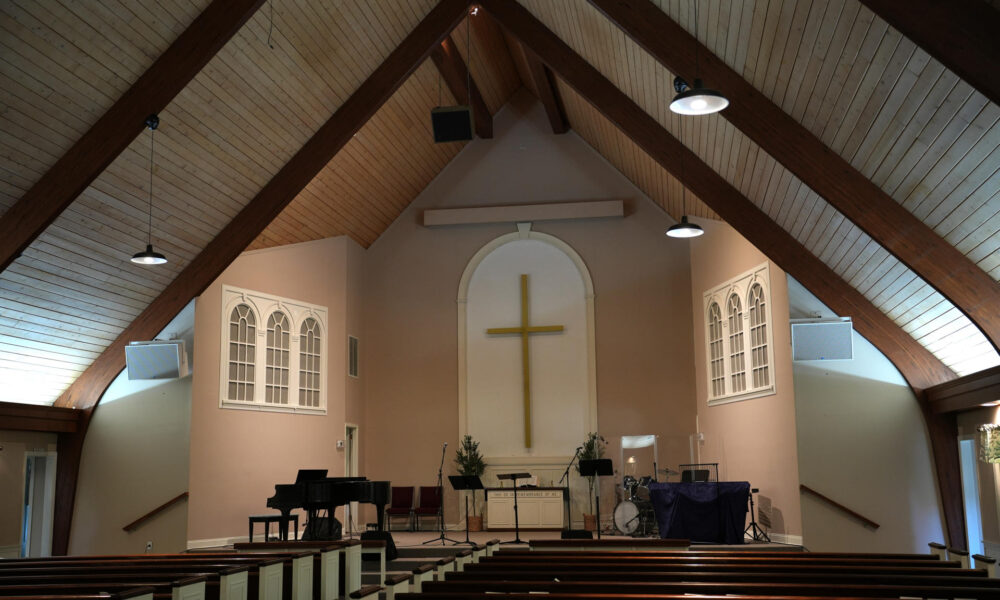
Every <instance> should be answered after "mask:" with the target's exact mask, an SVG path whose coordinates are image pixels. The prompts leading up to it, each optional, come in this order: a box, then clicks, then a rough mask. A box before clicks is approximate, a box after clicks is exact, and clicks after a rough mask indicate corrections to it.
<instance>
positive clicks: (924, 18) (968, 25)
mask: <svg viewBox="0 0 1000 600" xmlns="http://www.w3.org/2000/svg"><path fill="white" fill-rule="evenodd" d="M861 2H862V3H863V4H864V5H865V6H867V7H868V8H870V9H871V10H872V11H874V12H875V13H876V14H877V15H878V16H880V17H882V18H883V19H884V20H885V21H887V22H888V23H889V24H890V25H892V26H893V27H895V28H896V29H898V30H899V31H901V32H902V33H903V35H905V36H906V37H908V38H910V39H911V40H913V41H914V42H916V43H917V44H919V45H920V46H921V47H922V48H924V49H926V50H927V52H929V53H930V54H931V55H932V56H934V58H936V59H937V60H939V61H941V62H942V63H943V64H944V66H946V67H948V69H950V70H952V71H954V72H955V73H957V74H958V75H959V77H961V78H962V79H964V80H966V81H968V82H969V83H970V84H972V85H973V87H975V88H976V89H978V90H979V91H980V92H982V93H983V94H984V95H985V96H986V97H987V98H989V99H990V100H991V101H992V102H993V103H994V104H1000V70H998V69H997V57H998V56H1000V37H998V36H997V31H1000V13H998V12H997V10H996V9H995V8H993V7H991V6H989V5H987V4H986V3H985V2H982V1H979V0H951V1H949V2H935V1H934V0H911V1H909V2H906V3H905V4H900V3H898V2H894V1H893V0H861Z"/></svg>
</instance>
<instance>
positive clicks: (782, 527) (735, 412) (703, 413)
mask: <svg viewBox="0 0 1000 600" xmlns="http://www.w3.org/2000/svg"><path fill="white" fill-rule="evenodd" d="M704 226H705V235H704V236H702V237H700V238H696V239H694V240H692V241H691V242H690V244H691V306H692V312H691V313H690V314H691V319H692V320H693V322H694V323H698V324H699V326H698V327H696V329H695V335H694V345H693V348H694V358H695V361H694V363H695V380H696V385H697V390H698V391H697V411H698V422H699V425H700V427H701V431H702V432H704V434H705V438H706V446H707V448H708V449H709V451H710V452H711V453H712V454H714V455H715V456H717V458H718V461H719V462H720V467H719V473H720V478H724V479H727V480H730V481H749V482H750V485H751V486H752V487H755V488H759V489H760V496H761V497H762V498H763V499H764V501H765V502H766V501H767V500H769V501H770V505H771V522H772V526H773V531H774V532H776V533H779V534H785V535H791V536H800V535H802V517H801V510H800V502H799V478H798V459H797V450H796V434H795V390H794V386H793V381H792V360H791V342H790V332H789V324H788V289H787V284H786V280H785V273H784V272H783V271H782V270H781V269H779V268H778V266H777V265H775V264H774V263H771V264H770V279H771V281H770V284H771V297H770V298H769V299H768V300H769V301H770V304H771V318H772V320H773V321H772V323H771V324H770V325H771V332H772V336H773V343H774V369H773V373H774V381H775V390H776V393H775V394H772V395H769V396H764V397H761V398H754V399H751V400H744V401H741V402H732V403H729V404H722V405H717V406H708V384H707V375H706V373H707V369H706V351H705V333H704V327H703V326H702V325H701V324H702V323H704V319H705V317H704V309H703V307H702V303H703V295H704V293H705V292H706V291H708V290H710V289H711V288H713V287H715V286H717V285H719V284H721V283H723V282H725V281H727V280H729V279H731V278H733V277H736V276H738V275H740V274H742V273H744V272H746V271H749V270H750V269H752V268H754V267H756V266H757V265H759V264H761V263H763V262H764V261H765V260H767V257H765V256H764V255H763V254H762V253H761V252H760V251H759V250H757V248H755V247H754V246H753V245H752V244H750V243H749V242H748V241H746V239H744V238H743V237H742V236H741V235H739V234H738V233H737V232H736V231H735V230H734V229H733V228H732V227H730V226H729V225H727V224H725V223H721V222H715V221H712V222H708V223H705V224H704ZM705 456H706V455H703V457H702V459H703V460H704V459H705ZM711 462H715V461H711ZM790 541H797V540H795V539H791V540H790Z"/></svg>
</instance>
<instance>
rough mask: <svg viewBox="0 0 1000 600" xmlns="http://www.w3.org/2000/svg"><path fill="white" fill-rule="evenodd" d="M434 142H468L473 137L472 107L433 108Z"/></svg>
mask: <svg viewBox="0 0 1000 600" xmlns="http://www.w3.org/2000/svg"><path fill="white" fill-rule="evenodd" d="M431 127H432V128H433V129H434V142H435V143H438V144H440V143H441V142H467V141H469V140H471V139H472V109H471V108H470V107H468V106H438V107H435V108H432V109H431Z"/></svg>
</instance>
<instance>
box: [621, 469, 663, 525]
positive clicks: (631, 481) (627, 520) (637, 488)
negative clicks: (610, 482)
mask: <svg viewBox="0 0 1000 600" xmlns="http://www.w3.org/2000/svg"><path fill="white" fill-rule="evenodd" d="M653 481H655V480H654V479H653V478H652V477H649V476H646V477H641V478H639V479H636V478H635V477H633V476H631V475H626V476H625V478H624V479H622V496H623V497H622V499H621V501H619V502H618V505H617V506H615V528H617V529H618V531H620V532H621V533H622V534H624V535H631V536H633V537H653V536H656V535H657V527H656V515H655V514H654V513H653V502H652V501H651V500H650V498H649V484H650V483H652V482H653Z"/></svg>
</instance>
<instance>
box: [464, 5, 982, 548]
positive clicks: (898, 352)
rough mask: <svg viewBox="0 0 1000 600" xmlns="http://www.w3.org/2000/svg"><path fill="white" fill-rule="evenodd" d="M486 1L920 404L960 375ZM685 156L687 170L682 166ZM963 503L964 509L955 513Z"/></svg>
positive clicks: (607, 91)
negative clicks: (884, 363) (847, 325)
mask: <svg viewBox="0 0 1000 600" xmlns="http://www.w3.org/2000/svg"><path fill="white" fill-rule="evenodd" d="M480 3H481V4H482V6H483V8H485V9H486V10H488V11H489V12H490V14H491V15H492V16H493V17H494V18H495V19H496V20H497V21H498V22H499V23H500V24H501V25H503V26H504V27H505V28H506V29H507V31H508V32H509V33H510V34H511V35H513V36H514V37H515V38H517V39H519V40H520V41H521V42H522V43H523V44H525V46H527V47H528V48H529V49H531V50H532V51H533V52H535V53H536V54H537V55H538V56H539V58H541V60H542V61H543V62H544V63H545V64H546V65H548V66H549V68H550V69H552V71H553V72H554V73H555V74H556V75H558V76H559V77H561V78H562V79H563V80H564V81H565V82H566V83H567V84H568V85H569V86H570V87H572V88H573V89H575V90H576V91H577V92H579V93H580V94H581V95H582V96H583V97H584V98H585V99H586V100H587V101H588V102H590V103H591V104H593V105H594V107H595V108H596V109H597V110H598V111H599V112H601V114H603V115H604V116H605V117H606V118H607V119H608V120H609V121H611V122H612V123H614V124H615V125H616V126H617V127H618V128H619V129H621V130H622V131H623V132H624V133H625V134H626V135H628V136H629V137H630V138H631V139H632V140H633V141H634V142H635V143H636V144H637V145H638V146H639V147H640V148H642V149H643V151H645V152H646V153H647V154H649V155H650V157H651V158H653V160H655V161H656V162H657V163H658V164H660V165H661V166H662V167H663V168H665V169H667V170H668V171H670V172H671V174H672V175H673V176H674V177H677V178H678V179H679V180H680V181H681V183H682V184H683V185H685V186H686V187H688V188H689V189H691V190H692V191H693V192H694V193H695V194H696V195H697V196H698V197H699V198H701V199H702V201H703V202H705V204H707V205H708V206H709V207H710V208H711V209H712V210H714V211H715V212H716V213H717V214H718V215H719V216H720V217H721V218H722V219H724V220H725V221H726V222H727V223H729V224H730V225H731V226H732V227H733V228H734V229H736V231H738V232H739V233H740V234H741V235H742V236H743V237H745V238H746V239H747V240H748V241H749V242H750V243H751V244H753V245H754V246H756V247H757V248H758V249H759V250H760V251H761V252H763V253H764V254H765V255H766V256H768V257H769V258H770V259H771V260H773V261H774V262H775V263H777V264H778V265H779V266H780V267H781V268H782V269H784V270H785V271H786V272H787V273H788V274H790V275H791V276H792V277H795V278H796V279H798V280H799V281H800V282H801V283H802V284H803V285H805V286H806V287H807V288H808V289H809V290H810V291H811V292H812V293H814V294H816V296H817V297H818V298H819V299H820V300H821V301H822V302H823V303H825V304H826V305H827V306H829V307H830V308H831V309H832V310H833V311H834V312H835V313H837V314H840V315H850V316H851V317H852V319H853V322H854V327H855V329H857V330H858V332H859V333H861V335H863V336H865V338H867V339H868V340H869V341H870V342H871V343H872V344H874V345H875V346H876V347H877V348H878V349H879V350H880V351H882V353H883V354H885V355H886V356H887V357H888V358H889V360H891V361H892V362H893V364H894V365H896V368H897V369H899V371H900V373H902V375H903V377H904V378H905V379H906V381H907V383H908V384H909V385H910V387H911V388H912V389H913V390H914V392H915V393H916V394H917V397H918V398H919V399H922V398H923V390H924V389H926V388H928V387H931V386H934V385H937V384H940V383H943V382H945V381H950V380H952V379H954V378H955V374H954V373H953V372H952V371H951V369H949V368H948V367H947V366H945V365H944V364H943V363H942V362H941V361H940V360H938V359H937V357H935V356H934V355H933V354H931V353H930V352H929V351H928V350H927V349H926V348H924V347H923V346H921V345H920V344H919V343H917V341H916V340H914V339H913V338H912V337H911V336H910V335H909V334H907V333H906V332H905V331H903V330H902V329H901V328H900V327H899V326H898V325H896V324H895V323H893V322H892V320H891V319H889V317H887V316H886V315H885V314H884V313H882V311H880V310H879V309H878V308H877V307H875V306H874V305H873V304H872V303H871V302H870V301H869V300H868V299H867V298H865V297H864V296H863V295H862V294H861V293H860V292H858V291H857V290H856V289H855V288H854V287H852V286H851V285H849V284H848V283H846V282H845V281H844V280H843V279H841V278H840V277H839V276H838V275H837V274H836V273H835V272H834V271H833V270H832V269H830V267H828V266H827V265H826V264H825V263H823V262H822V261H821V260H819V259H818V258H816V256H815V255H813V254H812V253H811V252H809V250H808V249H806V248H805V246H803V245H802V244H800V243H799V242H798V240H796V239H795V238H793V237H792V236H791V235H789V234H788V232H786V231H785V230H784V229H782V228H781V227H779V226H778V225H777V224H776V223H775V222H774V221H772V220H771V219H770V218H769V217H768V216H767V215H766V214H764V213H763V212H762V211H761V210H760V209H759V208H757V206H756V205H754V204H753V203H752V202H750V200H748V199H747V198H746V197H745V196H743V195H742V194H741V193H740V192H739V190H737V189H736V188H734V187H733V186H731V185H730V184H729V183H728V182H727V181H726V180H725V179H723V178H722V177H721V176H720V175H719V174H718V173H716V172H715V171H713V170H712V168H711V167H709V166H708V165H707V164H705V163H704V162H702V160H701V159H699V158H698V156H697V155H695V154H694V153H693V152H691V151H690V150H688V149H687V148H686V147H685V146H684V145H683V144H682V143H681V142H679V141H678V140H677V139H676V138H674V137H673V136H672V135H670V132H668V131H667V130H666V129H664V128H663V127H662V126H661V125H660V124H659V123H658V122H657V121H656V120H655V119H653V118H652V117H650V116H649V115H648V114H646V113H645V112H644V111H643V110H642V108H640V107H639V106H638V105H637V104H636V103H635V102H633V101H632V100H631V99H630V98H629V97H628V96H627V95H625V94H624V93H623V92H622V91H621V90H619V89H618V88H617V87H616V86H615V85H614V84H613V83H611V82H610V81H608V80H607V78H605V77H604V76H603V75H601V73H600V72H599V71H597V69H595V68H594V67H592V66H591V65H590V64H588V63H587V61H585V60H583V59H582V58H581V57H580V56H579V55H578V54H576V52H574V51H573V49H572V48H570V47H569V46H567V45H566V44H565V43H564V42H563V41H562V40H560V39H559V38H558V37H557V36H556V35H555V34H553V33H552V32H551V31H549V30H548V29H547V28H546V27H545V25H543V24H542V23H540V22H539V21H538V20H537V19H535V17H534V16H532V15H531V13H529V12H528V11H527V10H526V9H525V8H523V7H522V6H520V5H519V4H518V3H516V2H503V1H501V0H481V2H480ZM682 157H683V164H684V169H683V172H682V171H681V169H679V168H678V167H679V165H680V164H681V159H682ZM926 406H927V403H926V402H923V401H922V402H921V407H926ZM924 417H925V420H926V421H927V426H928V429H929V430H930V431H931V442H932V444H931V446H932V448H933V450H934V460H935V465H936V467H937V473H938V486H939V490H940V493H941V497H942V503H943V505H944V507H945V518H946V520H947V526H948V530H949V534H950V535H955V534H956V533H955V532H958V531H964V528H965V525H964V522H963V518H962V509H961V501H962V489H961V485H960V482H958V481H957V476H955V475H954V473H957V472H958V468H957V467H958V461H957V445H956V444H955V438H954V437H952V438H951V443H950V445H949V444H948V443H946V442H945V437H946V435H947V430H948V424H947V423H946V422H943V421H941V420H939V419H934V418H932V417H931V416H930V414H929V411H927V410H924ZM952 446H954V448H952ZM949 448H951V450H949ZM953 455H954V456H953ZM949 469H950V470H949ZM956 499H957V507H958V510H957V512H956V511H955V510H953V509H954V507H955V506H956Z"/></svg>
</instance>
